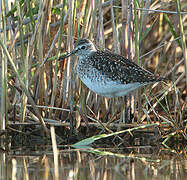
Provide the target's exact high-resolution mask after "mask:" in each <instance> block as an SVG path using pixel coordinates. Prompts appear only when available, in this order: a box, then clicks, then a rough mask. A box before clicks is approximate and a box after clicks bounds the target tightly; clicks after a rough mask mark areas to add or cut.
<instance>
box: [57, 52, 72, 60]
mask: <svg viewBox="0 0 187 180" xmlns="http://www.w3.org/2000/svg"><path fill="white" fill-rule="evenodd" d="M71 55H72V52H70V53H66V54H65V55H62V56H60V57H59V58H58V61H62V60H64V59H65V58H67V57H69V56H71Z"/></svg>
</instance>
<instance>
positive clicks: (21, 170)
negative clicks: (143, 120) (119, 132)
mask: <svg viewBox="0 0 187 180" xmlns="http://www.w3.org/2000/svg"><path fill="white" fill-rule="evenodd" d="M59 149H60V147H59ZM148 149H149V150H148ZM148 149H146V148H141V149H140V148H136V149H133V151H131V153H127V151H129V150H128V149H120V150H119V149H118V150H116V149H115V150H114V149H113V152H111V151H109V149H99V150H94V149H93V150H92V149H91V150H89V152H88V151H87V150H72V149H68V150H67V149H66V150H59V155H58V166H59V167H58V171H59V179H67V180H71V179H83V180H84V179H85V180H89V179H107V180H115V179H116V180H120V179H130V180H133V179H138V180H139V179H140V180H141V179H142V180H144V179H170V180H174V179H181V180H183V179H186V176H187V160H185V158H184V156H183V155H178V154H176V153H168V152H167V153H166V152H164V151H157V152H155V151H154V149H153V148H151V147H149V148H148ZM114 151H115V152H114ZM138 152H139V153H138ZM140 152H141V153H140ZM0 157H1V165H2V166H1V177H0V179H44V180H47V179H55V176H54V172H55V170H54V167H55V166H54V158H53V153H52V150H51V147H50V149H49V147H48V148H46V150H44V149H43V150H42V151H30V152H29V153H28V151H27V153H26V151H24V152H23V151H18V150H17V151H14V152H13V151H11V152H9V153H1V156H0ZM4 157H5V161H3V160H4ZM2 162H4V163H2Z"/></svg>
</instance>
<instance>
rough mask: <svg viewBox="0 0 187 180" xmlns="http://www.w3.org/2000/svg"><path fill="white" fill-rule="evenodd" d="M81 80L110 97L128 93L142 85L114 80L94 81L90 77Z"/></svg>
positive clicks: (100, 93)
mask: <svg viewBox="0 0 187 180" xmlns="http://www.w3.org/2000/svg"><path fill="white" fill-rule="evenodd" d="M81 80H82V82H83V83H84V84H85V85H86V86H87V87H88V88H89V89H90V90H91V91H93V92H95V93H96V94H99V95H102V96H105V97H109V98H112V97H116V96H124V95H127V94H128V93H130V92H131V91H133V90H135V89H137V88H139V87H140V86H142V84H140V83H130V84H120V83H118V82H113V81H94V80H91V79H90V78H81Z"/></svg>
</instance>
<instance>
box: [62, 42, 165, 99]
mask: <svg viewBox="0 0 187 180" xmlns="http://www.w3.org/2000/svg"><path fill="white" fill-rule="evenodd" d="M71 55H75V56H78V57H79V60H78V62H77V67H76V70H77V74H78V76H79V77H80V79H81V80H82V82H83V83H84V84H85V85H86V86H87V87H88V88H89V89H90V90H92V91H93V92H95V93H96V94H99V95H102V96H105V97H109V98H112V97H117V96H124V95H127V94H128V93H130V92H131V91H134V90H135V89H137V88H139V87H142V86H145V85H148V84H153V83H156V82H159V81H163V80H165V78H163V77H157V76H155V75H154V74H152V73H151V72H149V71H147V70H145V69H143V68H141V67H139V66H138V65H137V64H135V63H133V62H132V61H131V60H128V59H127V58H125V57H124V56H121V55H118V54H114V53H112V52H110V51H108V50H107V51H103V50H99V49H98V48H97V46H96V45H95V44H94V43H93V42H92V41H90V40H88V39H80V40H78V41H77V42H76V43H75V46H74V49H73V51H72V52H70V53H67V54H66V55H65V56H61V57H60V58H59V60H62V59H64V58H67V57H69V56H71Z"/></svg>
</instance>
